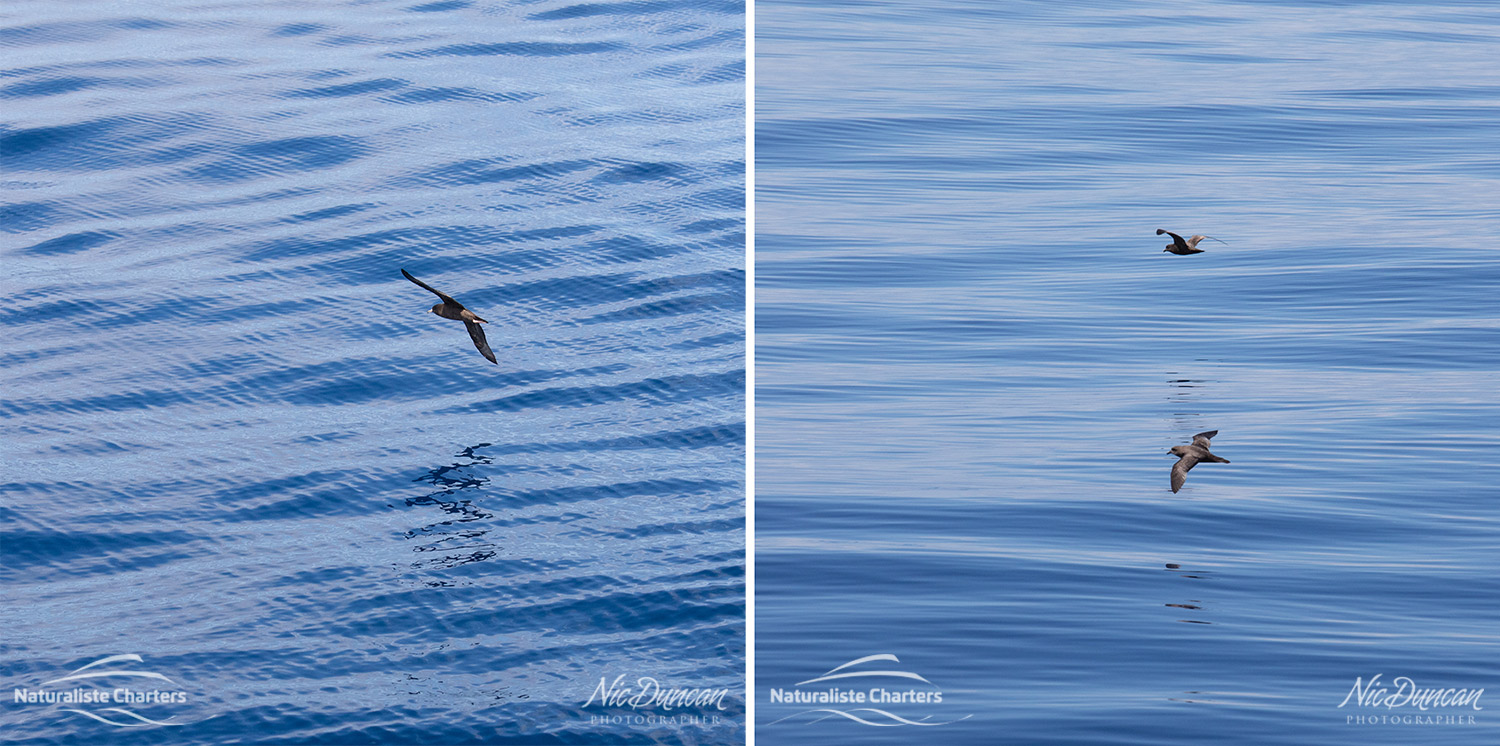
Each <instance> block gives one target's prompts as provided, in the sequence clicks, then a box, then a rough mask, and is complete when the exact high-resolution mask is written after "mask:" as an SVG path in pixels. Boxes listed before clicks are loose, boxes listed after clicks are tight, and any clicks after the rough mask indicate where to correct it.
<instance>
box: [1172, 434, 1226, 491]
mask: <svg viewBox="0 0 1500 746" xmlns="http://www.w3.org/2000/svg"><path fill="white" fill-rule="evenodd" d="M1218 434H1219V431H1218V430H1209V431H1208V432H1206V433H1198V434H1197V435H1194V436H1193V444H1192V445H1187V446H1172V450H1171V454H1172V455H1173V456H1178V457H1179V458H1178V459H1177V463H1175V464H1172V492H1174V493H1175V492H1177V491H1178V490H1180V489H1182V483H1183V482H1186V481H1187V473H1188V470H1189V469H1192V468H1193V466H1195V465H1196V464H1197V463H1198V462H1199V461H1207V462H1209V463H1213V464H1227V463H1229V459H1227V458H1219V457H1218V456H1215V455H1213V454H1212V453H1209V452H1208V440H1209V438H1212V437H1214V436H1215V435H1218Z"/></svg>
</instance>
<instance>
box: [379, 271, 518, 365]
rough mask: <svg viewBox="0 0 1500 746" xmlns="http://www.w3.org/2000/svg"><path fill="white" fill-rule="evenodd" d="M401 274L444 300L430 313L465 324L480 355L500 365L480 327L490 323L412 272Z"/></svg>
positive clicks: (429, 310) (429, 311)
mask: <svg viewBox="0 0 1500 746" xmlns="http://www.w3.org/2000/svg"><path fill="white" fill-rule="evenodd" d="M401 274H403V275H406V279H408V280H411V281H412V282H415V283H417V284H418V285H420V286H421V287H422V288H423V289H425V290H427V291H428V292H430V293H432V294H433V295H436V296H437V297H439V298H442V299H443V302H442V303H439V304H437V305H435V306H433V307H432V308H430V309H428V311H427V312H428V313H435V314H437V315H439V316H442V317H443V318H445V319H454V320H457V321H462V322H464V328H465V329H468V330H469V339H472V340H474V346H475V347H477V348H479V354H481V355H483V356H484V359H485V360H488V361H490V362H492V363H495V364H496V365H499V364H500V361H498V360H496V359H495V353H493V352H491V351H490V343H489V342H486V341H485V339H484V329H483V328H481V327H480V326H479V325H480V324H488V323H490V322H488V321H485V320H484V319H481V318H479V316H478V315H477V314H475V313H474V312H473V311H470V310H469V309H467V308H464V304H462V303H459V302H458V301H456V300H454V299H453V296H451V295H448V294H447V293H445V292H443V291H441V290H438V289H437V288H435V287H433V286H431V285H428V284H427V283H425V282H422V281H421V280H418V279H417V278H415V277H412V276H411V273H410V272H407V271H406V270H404V269H403V270H401Z"/></svg>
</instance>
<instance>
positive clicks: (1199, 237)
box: [1193, 235, 1229, 246]
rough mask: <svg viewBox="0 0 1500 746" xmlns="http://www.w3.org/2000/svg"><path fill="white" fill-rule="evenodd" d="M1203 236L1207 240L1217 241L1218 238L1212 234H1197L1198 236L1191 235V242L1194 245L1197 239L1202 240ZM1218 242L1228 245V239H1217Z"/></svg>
mask: <svg viewBox="0 0 1500 746" xmlns="http://www.w3.org/2000/svg"><path fill="white" fill-rule="evenodd" d="M1205 238H1206V239H1208V240H1210V241H1219V239H1217V238H1214V237H1213V236H1202V235H1198V236H1193V244H1194V245H1195V246H1196V245H1197V243H1198V242H1199V241H1202V240H1203V239H1205ZM1219 243H1221V244H1224V245H1225V246H1228V245H1229V242H1228V241H1219Z"/></svg>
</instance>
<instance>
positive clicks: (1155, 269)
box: [755, 0, 1500, 745]
mask: <svg viewBox="0 0 1500 746" xmlns="http://www.w3.org/2000/svg"><path fill="white" fill-rule="evenodd" d="M757 11H758V16H757V29H756V33H757V50H758V56H757V67H756V76H757V86H758V92H757V108H756V115H757V120H758V121H757V129H756V155H757V164H756V179H757V192H756V194H757V197H756V215H757V216H758V217H757V226H756V249H757V252H756V256H757V262H756V280H757V292H756V304H757V305H756V307H757V311H756V331H757V335H756V355H757V369H756V370H757V374H756V384H757V393H756V407H757V412H758V414H757V421H756V454H757V456H756V520H757V524H756V527H757V533H756V539H757V554H756V564H757V574H756V588H757V601H756V603H757V606H756V608H757V611H756V665H757V669H756V676H757V681H756V692H755V696H756V698H757V700H756V701H757V703H758V704H757V711H756V721H757V730H758V733H759V736H760V739H761V742H762V743H777V744H781V743H787V744H793V743H809V744H811V743H829V742H834V743H867V744H869V743H891V744H910V743H948V744H952V743H965V744H970V743H973V744H993V743H1016V744H1041V743H1077V744H1169V743H1170V744H1205V743H1216V744H1246V745H1261V744H1327V743H1401V744H1412V743H1427V744H1440V743H1454V744H1459V743H1462V744H1493V743H1500V714H1497V710H1500V708H1497V703H1500V679H1497V675H1496V674H1497V671H1500V634H1497V632H1496V630H1500V605H1497V602H1496V599H1497V598H1500V580H1497V575H1496V567H1497V566H1500V488H1497V486H1496V485H1497V484H1500V464H1497V460H1496V458H1495V455H1496V453H1497V446H1500V430H1497V427H1496V424H1495V423H1496V422H1497V421H1500V394H1497V390H1500V375H1497V370H1500V253H1497V244H1496V237H1497V235H1500V203H1497V201H1496V198H1495V195H1497V194H1500V157H1497V155H1496V154H1497V152H1500V151H1497V149H1496V144H1497V143H1500V78H1497V77H1496V71H1497V67H1496V61H1497V60H1500V12H1497V11H1496V9H1495V8H1494V6H1492V5H1491V4H1488V3H1473V4H1465V3H1441V2H1439V3H1363V2H1321V1H1320V2H1311V1H1304V0H1288V1H1286V2H1254V3H1251V2H1205V1H1197V0H1194V1H1188V2H1140V3H1075V2H1005V3H993V2H979V1H977V0H976V1H975V2H943V3H921V2H876V1H863V0H861V1H856V2H840V3H820V2H789V1H786V0H767V1H766V2H762V3H759V4H758V6H757ZM1157 228H1166V229H1168V230H1175V231H1179V232H1181V233H1184V234H1192V233H1204V234H1208V235H1212V236H1216V237H1218V238H1220V239H1223V240H1224V241H1226V242H1228V243H1227V244H1219V243H1213V242H1205V244H1204V246H1205V247H1206V248H1207V251H1206V252H1205V253H1202V254H1198V255H1194V256H1173V255H1171V254H1167V253H1163V251H1162V247H1163V244H1164V243H1165V242H1164V241H1163V239H1162V238H1158V237H1157V236H1156V235H1154V231H1155V229H1157ZM1206 430H1219V435H1218V437H1216V438H1214V440H1213V449H1214V451H1215V452H1216V453H1218V454H1220V455H1221V456H1223V457H1225V458H1228V459H1229V460H1230V461H1231V462H1232V463H1230V464H1204V465H1201V466H1199V467H1197V468H1196V469H1194V470H1193V471H1192V473H1191V474H1190V475H1189V477H1188V480H1187V484H1186V486H1185V487H1184V488H1183V490H1182V491H1181V492H1179V493H1177V494H1175V495H1174V494H1172V493H1171V492H1170V491H1169V490H1168V469H1169V466H1170V464H1171V463H1172V458H1171V457H1169V456H1168V455H1167V450H1168V449H1169V448H1170V447H1172V446H1173V445H1176V444H1179V443H1186V442H1188V440H1189V439H1191V437H1192V435H1193V434H1194V433H1197V432H1200V431H1206ZM886 653H888V654H892V655H895V656H897V657H898V658H899V663H893V662H887V663H884V664H882V665H883V666H884V667H885V668H887V669H899V670H901V671H904V672H909V673H916V674H918V675H921V676H922V677H924V678H925V679H926V680H928V681H930V682H931V686H929V685H926V684H922V683H920V682H915V683H914V680H910V679H907V680H897V679H890V678H886V679H882V680H879V681H874V680H870V679H845V680H838V681H835V682H832V684H847V686H846V688H848V689H858V690H861V691H864V690H868V689H870V688H872V687H873V686H875V685H877V684H878V685H880V686H883V687H886V688H888V689H893V690H904V689H906V688H908V687H915V688H917V689H919V690H922V691H940V692H941V694H942V701H941V703H934V704H931V705H926V706H911V705H907V706H899V705H885V706H881V707H872V708H871V709H883V710H884V711H886V712H889V713H891V714H893V715H896V716H901V717H903V718H905V719H908V720H913V721H921V720H922V719H923V718H927V721H926V722H927V723H934V722H947V721H955V722H952V723H951V724H948V725H941V726H936V727H934V726H931V725H921V726H918V725H910V726H908V725H902V726H899V727H869V726H865V725H860V724H858V723H856V722H854V721H852V720H850V719H849V718H848V717H846V716H844V715H837V714H829V713H827V712H822V713H819V712H811V710H814V709H816V707H817V706H816V705H807V704H795V703H792V704H788V703H777V702H773V701H772V700H771V691H772V690H773V689H782V690H792V689H798V688H799V687H797V686H795V685H796V684H797V683H798V682H803V681H806V680H809V679H812V678H814V677H817V676H819V675H821V674H824V673H825V672H827V671H828V670H829V669H832V668H833V667H835V666H838V665H840V664H843V663H846V662H849V661H851V660H856V659H858V658H861V657H863V656H869V655H876V654H886ZM869 668H870V664H861V665H860V666H856V667H855V668H854V669H850V670H866V669H869ZM1376 675H1382V676H1383V679H1382V681H1383V682H1387V683H1390V682H1392V681H1393V680H1394V679H1396V678H1397V677H1400V676H1405V677H1410V678H1411V679H1413V680H1414V681H1415V682H1416V683H1417V684H1418V685H1420V686H1422V687H1426V688H1440V687H1441V688H1469V689H1477V688H1485V689H1486V693H1485V694H1484V695H1483V697H1482V699H1481V700H1480V701H1479V703H1478V704H1479V705H1480V706H1481V707H1483V709H1482V710H1474V709H1472V708H1441V707H1439V708H1436V709H1429V710H1428V711H1426V712H1422V711H1418V710H1417V709H1416V707H1415V706H1405V707H1396V708H1384V707H1382V708H1378V709H1377V708H1373V707H1361V706H1358V705H1357V704H1355V703H1354V702H1353V701H1351V702H1350V703H1349V704H1347V705H1346V706H1344V707H1342V708H1341V707H1340V706H1339V705H1340V703H1341V702H1342V701H1343V700H1344V699H1345V697H1346V696H1347V695H1349V693H1350V691H1351V689H1352V688H1353V686H1354V685H1355V683H1356V680H1357V679H1358V680H1362V681H1364V682H1368V681H1369V680H1370V679H1371V677H1374V676H1376ZM832 684H821V685H818V686H803V687H800V689H804V690H806V689H817V688H819V687H827V686H831V685H832ZM1392 691H1394V686H1392ZM844 709H846V710H847V709H850V708H844ZM858 714H859V715H860V716H862V717H863V718H865V719H868V720H871V721H877V722H881V723H883V724H886V725H891V724H894V723H893V721H892V720H890V719H887V718H886V717H885V716H884V715H880V714H878V713H874V712H871V711H868V710H866V711H864V712H861V713H858ZM1382 714H1384V715H1387V716H1388V717H1398V718H1399V717H1401V716H1411V715H1425V716H1435V715H1442V716H1444V717H1447V716H1450V715H1451V716H1453V717H1455V718H1464V720H1462V722H1463V723H1464V724H1455V723H1450V722H1446V721H1445V722H1440V723H1437V724H1422V723H1413V724H1405V723H1403V722H1399V721H1398V722H1396V723H1394V724H1392V723H1390V722H1387V723H1384V724H1382V723H1379V722H1376V723H1375V724H1370V723H1369V722H1368V721H1367V722H1365V723H1363V724H1361V723H1359V722H1357V721H1354V722H1351V720H1350V719H1351V718H1354V717H1356V716H1360V715H1363V716H1365V717H1367V718H1378V717H1379V716H1380V715H1382ZM1469 716H1473V717H1474V718H1475V723H1474V724H1472V725H1470V724H1467V722H1468V721H1467V720H1466V718H1468V717H1469ZM814 721H817V722H814Z"/></svg>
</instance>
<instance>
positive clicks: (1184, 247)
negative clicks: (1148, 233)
mask: <svg viewBox="0 0 1500 746" xmlns="http://www.w3.org/2000/svg"><path fill="white" fill-rule="evenodd" d="M1163 233H1165V234H1167V235H1169V236H1171V237H1172V243H1169V244H1167V248H1165V249H1162V251H1170V252H1172V253H1173V254H1182V255H1187V254H1202V253H1203V249H1200V248H1198V242H1199V241H1202V240H1203V239H1205V238H1206V239H1208V240H1210V241H1219V239H1217V238H1214V237H1213V236H1193V237H1192V238H1189V239H1187V240H1185V241H1184V240H1183V238H1182V236H1179V235H1177V234H1176V233H1173V232H1171V231H1168V230H1162V229H1161V228H1157V229H1156V235H1158V236H1160V235H1161V234H1163ZM1219 243H1221V244H1226V245H1227V244H1228V243H1229V242H1228V241H1219Z"/></svg>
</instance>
